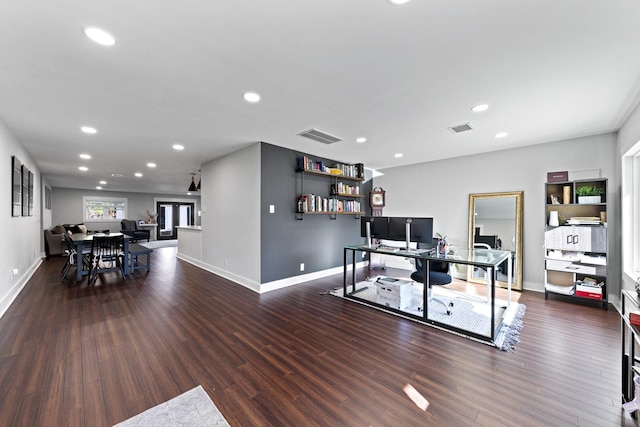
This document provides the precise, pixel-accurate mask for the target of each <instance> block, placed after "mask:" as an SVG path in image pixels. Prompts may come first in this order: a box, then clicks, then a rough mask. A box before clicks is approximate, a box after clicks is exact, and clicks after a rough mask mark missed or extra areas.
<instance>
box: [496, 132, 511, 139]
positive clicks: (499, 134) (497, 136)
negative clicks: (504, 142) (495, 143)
mask: <svg viewBox="0 0 640 427" xmlns="http://www.w3.org/2000/svg"><path fill="white" fill-rule="evenodd" d="M507 135H509V134H508V133H506V132H498V133H496V134H495V137H496V138H504V137H505V136H507Z"/></svg>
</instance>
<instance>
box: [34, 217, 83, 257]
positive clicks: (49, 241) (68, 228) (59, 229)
mask: <svg viewBox="0 0 640 427" xmlns="http://www.w3.org/2000/svg"><path fill="white" fill-rule="evenodd" d="M69 232H71V233H86V232H87V227H86V226H85V225H84V224H62V225H56V226H54V227H51V228H47V229H45V230H44V252H45V254H46V256H47V258H49V257H50V256H52V255H64V254H65V249H66V247H67V246H66V244H65V243H64V234H65V233H69Z"/></svg>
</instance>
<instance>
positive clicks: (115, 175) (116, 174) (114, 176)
mask: <svg viewBox="0 0 640 427" xmlns="http://www.w3.org/2000/svg"><path fill="white" fill-rule="evenodd" d="M111 176H112V177H113V178H124V174H121V173H112V174H111Z"/></svg>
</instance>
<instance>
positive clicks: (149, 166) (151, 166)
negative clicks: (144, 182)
mask: <svg viewBox="0 0 640 427" xmlns="http://www.w3.org/2000/svg"><path fill="white" fill-rule="evenodd" d="M147 167H148V168H155V167H156V164H155V163H153V162H149V163H147Z"/></svg>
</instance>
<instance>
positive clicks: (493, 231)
mask: <svg viewBox="0 0 640 427" xmlns="http://www.w3.org/2000/svg"><path fill="white" fill-rule="evenodd" d="M523 198H524V192H523V191H512V192H502V193H478V194H469V249H473V247H474V245H480V246H484V247H486V246H487V245H488V246H489V247H491V248H493V249H499V250H503V251H510V252H511V255H512V260H513V269H512V277H511V288H512V289H516V290H522V213H523V210H522V203H523ZM505 264H506V263H505ZM484 274H485V272H484V271H483V270H481V269H474V268H469V269H468V270H467V281H469V282H475V283H486V278H485V276H484ZM496 285H497V286H501V287H506V286H507V268H506V265H505V267H504V268H500V269H498V277H497V280H496Z"/></svg>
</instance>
